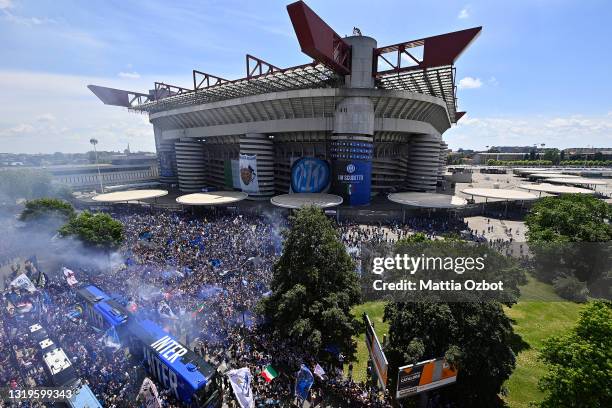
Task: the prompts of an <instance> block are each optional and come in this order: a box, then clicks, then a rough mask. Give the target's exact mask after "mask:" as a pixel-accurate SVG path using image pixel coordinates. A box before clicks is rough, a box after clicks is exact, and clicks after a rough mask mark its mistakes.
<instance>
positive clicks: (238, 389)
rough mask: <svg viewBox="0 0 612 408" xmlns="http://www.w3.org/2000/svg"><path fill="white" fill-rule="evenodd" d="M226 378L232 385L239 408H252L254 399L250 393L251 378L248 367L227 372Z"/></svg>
mask: <svg viewBox="0 0 612 408" xmlns="http://www.w3.org/2000/svg"><path fill="white" fill-rule="evenodd" d="M227 377H228V378H229V380H230V384H232V389H233V390H234V395H236V399H237V400H238V403H239V404H240V407H241V408H254V407H255V398H254V397H253V391H251V382H252V381H253V376H252V375H251V371H250V370H249V368H248V367H242V368H239V369H237V370H230V371H228V372H227Z"/></svg>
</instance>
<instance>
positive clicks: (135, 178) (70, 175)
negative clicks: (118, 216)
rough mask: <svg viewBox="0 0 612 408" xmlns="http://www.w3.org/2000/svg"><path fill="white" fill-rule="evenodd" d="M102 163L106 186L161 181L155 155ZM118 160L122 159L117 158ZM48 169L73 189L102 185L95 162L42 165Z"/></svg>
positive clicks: (92, 188) (88, 188)
mask: <svg viewBox="0 0 612 408" xmlns="http://www.w3.org/2000/svg"><path fill="white" fill-rule="evenodd" d="M126 160H127V161H128V163H125V164H120V163H117V164H115V163H113V164H100V177H101V178H102V184H104V186H105V187H109V186H116V185H126V184H142V183H151V182H157V181H159V171H158V167H157V158H156V157H155V155H152V156H151V157H148V158H147V159H146V160H145V159H144V158H139V159H134V160H137V161H138V163H130V162H129V159H126ZM117 161H120V160H119V159H117ZM42 169H43V170H46V171H48V172H49V173H50V174H51V176H52V178H53V181H55V182H57V183H60V184H66V185H68V186H70V187H71V188H72V189H73V190H77V191H78V190H94V189H96V188H98V187H99V186H100V181H99V180H98V170H97V167H96V165H95V164H86V165H64V166H48V167H42Z"/></svg>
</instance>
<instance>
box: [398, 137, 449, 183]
mask: <svg viewBox="0 0 612 408" xmlns="http://www.w3.org/2000/svg"><path fill="white" fill-rule="evenodd" d="M440 140H441V138H440V136H438V135H413V136H412V137H411V139H410V151H409V154H408V177H407V179H406V187H408V189H409V190H412V191H424V192H430V193H435V192H436V184H437V179H438V165H439V163H440Z"/></svg>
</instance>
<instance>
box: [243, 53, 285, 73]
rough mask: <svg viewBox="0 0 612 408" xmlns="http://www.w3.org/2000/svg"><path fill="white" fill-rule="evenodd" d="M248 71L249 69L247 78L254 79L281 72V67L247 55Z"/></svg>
mask: <svg viewBox="0 0 612 408" xmlns="http://www.w3.org/2000/svg"><path fill="white" fill-rule="evenodd" d="M253 64H254V65H253ZM251 66H252V68H251ZM246 69H247V76H246V77H247V78H253V77H256V76H259V75H265V74H271V73H273V72H277V71H281V69H280V68H279V67H277V66H274V65H272V64H270V63H268V62H266V61H264V60H262V59H259V58H257V57H254V56H252V55H250V54H247V55H246Z"/></svg>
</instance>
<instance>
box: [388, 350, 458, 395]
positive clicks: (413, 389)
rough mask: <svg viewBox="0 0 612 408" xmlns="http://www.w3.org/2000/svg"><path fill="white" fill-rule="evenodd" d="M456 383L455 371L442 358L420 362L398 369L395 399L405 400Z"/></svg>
mask: <svg viewBox="0 0 612 408" xmlns="http://www.w3.org/2000/svg"><path fill="white" fill-rule="evenodd" d="M455 381H457V370H455V369H453V368H452V367H451V366H450V364H448V363H447V361H446V359H444V358H435V359H433V360H427V361H421V362H420V363H416V364H410V365H406V366H403V367H400V368H399V369H398V373H397V393H396V398H398V399H399V398H406V397H410V396H413V395H416V394H419V393H421V392H424V391H429V390H433V389H436V388H440V387H443V386H445V385H448V384H452V383H454V382H455Z"/></svg>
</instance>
